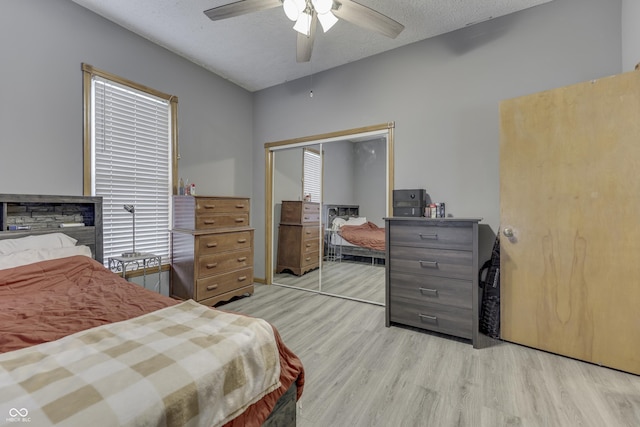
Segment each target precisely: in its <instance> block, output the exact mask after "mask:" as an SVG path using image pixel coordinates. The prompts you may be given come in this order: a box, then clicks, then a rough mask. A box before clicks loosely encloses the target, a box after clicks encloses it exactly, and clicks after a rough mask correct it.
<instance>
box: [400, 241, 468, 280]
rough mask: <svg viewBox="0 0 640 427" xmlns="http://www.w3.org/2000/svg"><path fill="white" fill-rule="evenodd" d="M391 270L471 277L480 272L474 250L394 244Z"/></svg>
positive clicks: (462, 277) (460, 277)
mask: <svg viewBox="0 0 640 427" xmlns="http://www.w3.org/2000/svg"><path fill="white" fill-rule="evenodd" d="M389 270H390V271H401V272H406V273H412V274H416V275H430V276H441V277H450V278H457V279H467V280H468V279H469V278H470V277H472V276H471V275H472V274H478V272H477V271H474V268H473V252H471V251H452V250H440V249H431V248H411V247H406V246H393V247H391V248H390V251H389Z"/></svg>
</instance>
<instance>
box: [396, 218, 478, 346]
mask: <svg viewBox="0 0 640 427" xmlns="http://www.w3.org/2000/svg"><path fill="white" fill-rule="evenodd" d="M480 220H481V219H480V218H438V219H429V218H385V221H386V252H387V253H386V256H387V262H386V312H385V324H386V326H387V327H388V326H391V324H393V323H398V324H403V325H407V326H412V327H416V328H421V329H426V330H430V331H434V332H439V333H442V334H447V335H453V336H456V337H461V338H465V339H468V340H471V342H472V344H473V346H474V347H477V341H478V268H479V267H478V222H480Z"/></svg>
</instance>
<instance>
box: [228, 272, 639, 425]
mask: <svg viewBox="0 0 640 427" xmlns="http://www.w3.org/2000/svg"><path fill="white" fill-rule="evenodd" d="M255 288H256V289H255V294H254V295H253V296H251V297H245V298H241V299H238V300H236V301H232V302H230V303H228V304H225V305H223V306H221V308H223V309H225V310H233V311H236V312H240V313H245V314H249V315H252V316H257V317H262V318H264V319H266V320H267V321H269V322H271V323H272V324H273V325H274V326H275V327H276V328H278V330H279V331H280V333H281V335H282V338H283V339H284V341H285V343H286V344H287V345H288V346H289V347H290V348H291V349H292V350H293V351H294V352H295V353H296V354H297V355H298V356H299V357H300V359H301V360H302V362H303V364H304V367H305V372H306V384H305V389H304V394H303V396H302V398H301V399H300V402H299V408H298V424H297V425H298V426H299V427H328V426H331V427H341V426H345V427H346V426H385V427H386V426H394V427H395V426H438V427H447V426H473V427H475V426H487V427H495V426H545V427H554V426H560V427H565V426H569V427H572V426H593V427H605V426H606V427H626V426H629V427H631V426H640V377H638V376H635V375H631V374H626V373H623V372H619V371H615V370H612V369H608V368H603V367H599V366H595V365H591V364H587V363H584V362H580V361H576V360H573V359H569V358H565V357H561V356H557V355H553V354H549V353H545V352H542V351H537V350H533V349H530V348H527V347H522V346H519V345H514V344H511V343H506V342H500V341H492V340H490V339H487V341H488V344H487V345H486V346H485V347H484V348H481V349H473V348H472V347H471V345H470V344H467V343H466V342H460V341H458V340H455V339H448V338H443V337H441V336H435V335H431V334H428V333H423V332H420V331H416V330H410V329H405V328H400V327H391V328H385V326H384V308H383V307H379V306H375V305H372V304H365V303H360V302H355V301H348V300H343V299H339V298H335V297H329V296H325V295H318V294H313V293H310V292H305V291H300V290H295V289H289V288H285V287H281V286H275V285H271V286H268V285H258V284H257V285H256V286H255Z"/></svg>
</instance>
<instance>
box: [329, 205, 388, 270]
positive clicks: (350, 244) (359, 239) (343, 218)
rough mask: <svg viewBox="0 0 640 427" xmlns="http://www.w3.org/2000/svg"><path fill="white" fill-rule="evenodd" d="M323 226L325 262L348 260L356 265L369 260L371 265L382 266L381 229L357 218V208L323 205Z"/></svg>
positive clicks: (363, 219) (383, 241)
mask: <svg viewBox="0 0 640 427" xmlns="http://www.w3.org/2000/svg"><path fill="white" fill-rule="evenodd" d="M323 222H324V224H326V230H325V247H326V254H325V255H326V257H327V260H329V261H341V260H343V259H344V258H346V257H350V258H352V259H353V260H356V261H358V260H361V259H366V260H370V261H371V263H372V264H375V263H376V262H378V263H384V259H385V232H384V228H382V227H378V226H377V225H376V224H374V223H373V222H371V221H367V219H366V217H361V216H360V208H359V206H357V205H324V206H323Z"/></svg>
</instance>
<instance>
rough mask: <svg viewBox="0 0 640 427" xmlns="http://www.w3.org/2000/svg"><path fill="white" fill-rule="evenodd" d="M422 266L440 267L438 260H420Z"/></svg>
mask: <svg viewBox="0 0 640 427" xmlns="http://www.w3.org/2000/svg"><path fill="white" fill-rule="evenodd" d="M418 262H419V263H420V266H421V267H429V268H438V261H422V260H420V261H418Z"/></svg>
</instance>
